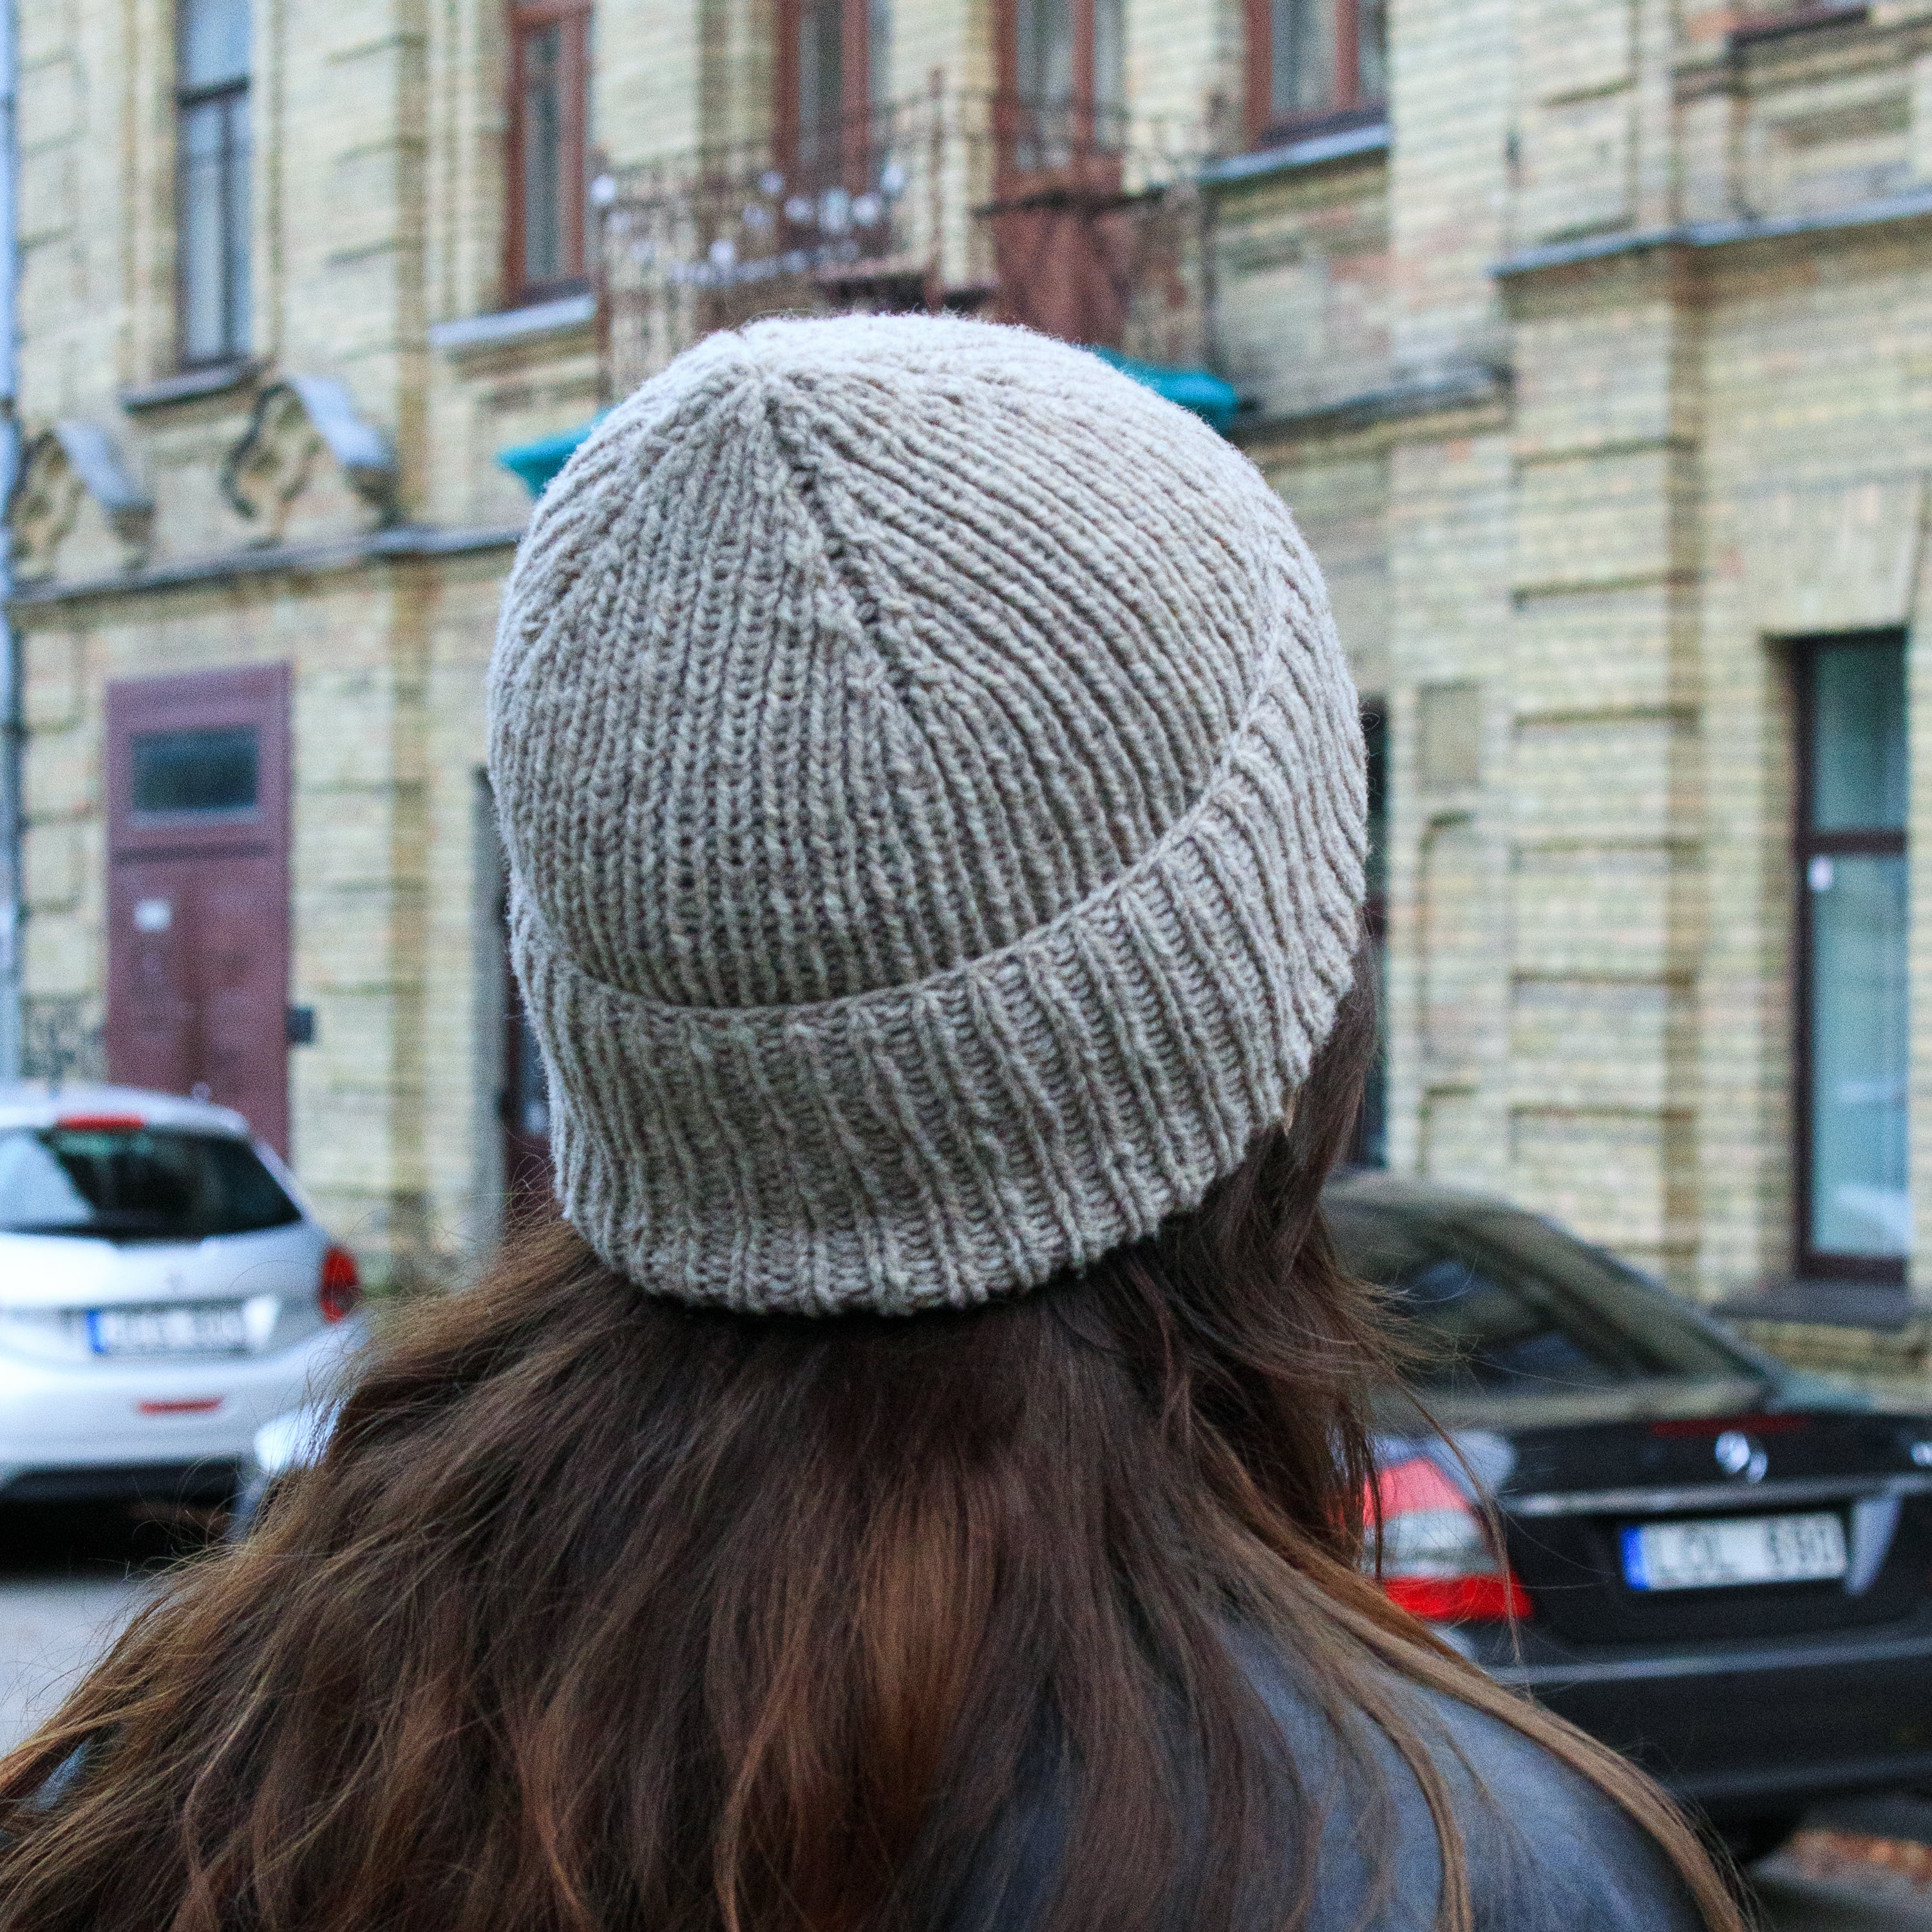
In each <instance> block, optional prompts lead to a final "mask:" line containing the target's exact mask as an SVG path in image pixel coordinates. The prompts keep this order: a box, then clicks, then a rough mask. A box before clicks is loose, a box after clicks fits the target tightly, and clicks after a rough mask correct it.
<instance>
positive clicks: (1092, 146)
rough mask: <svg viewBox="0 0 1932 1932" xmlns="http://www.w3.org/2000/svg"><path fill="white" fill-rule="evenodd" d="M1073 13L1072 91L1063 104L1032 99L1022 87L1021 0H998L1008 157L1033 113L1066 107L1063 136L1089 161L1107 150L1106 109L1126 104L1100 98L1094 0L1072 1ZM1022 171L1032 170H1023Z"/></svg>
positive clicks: (1110, 132)
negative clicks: (1104, 125) (1021, 90)
mask: <svg viewBox="0 0 1932 1932" xmlns="http://www.w3.org/2000/svg"><path fill="white" fill-rule="evenodd" d="M1070 4H1071V6H1072V9H1073V93H1072V95H1071V97H1070V98H1069V99H1068V100H1067V101H1065V102H1064V103H1060V102H1055V101H1027V100H1025V99H1023V98H1022V95H1021V92H1020V51H1019V47H1020V42H1019V0H997V4H996V6H995V15H994V24H995V74H996V76H997V80H996V86H997V88H998V96H999V98H998V108H997V118H998V121H999V129H998V135H999V139H1000V146H1001V155H1002V157H1010V156H1011V155H1012V154H1013V151H1014V150H1015V147H1016V145H1017V144H1019V143H1021V142H1023V140H1024V139H1025V136H1026V135H1027V133H1028V131H1029V128H1030V125H1031V123H1032V122H1033V121H1034V116H1036V115H1048V114H1052V113H1058V112H1061V111H1064V112H1065V113H1067V115H1068V117H1069V118H1068V121H1067V127H1066V129H1065V132H1064V139H1065V140H1066V141H1067V143H1068V144H1069V145H1071V146H1072V147H1073V148H1075V149H1076V151H1078V152H1079V154H1081V156H1082V157H1083V159H1088V160H1091V158H1092V157H1094V155H1095V154H1097V153H1099V152H1100V151H1103V150H1104V149H1105V148H1106V147H1107V145H1108V144H1109V139H1110V137H1115V130H1114V129H1112V127H1103V125H1102V117H1103V113H1107V114H1109V115H1118V113H1120V111H1121V106H1122V104H1120V103H1112V104H1103V101H1102V100H1101V98H1100V75H1099V74H1098V72H1097V62H1098V60H1099V58H1100V34H1099V32H1098V30H1097V28H1096V26H1095V25H1094V0H1070ZM1019 172H1022V173H1025V172H1030V170H1028V169H1020V170H1019Z"/></svg>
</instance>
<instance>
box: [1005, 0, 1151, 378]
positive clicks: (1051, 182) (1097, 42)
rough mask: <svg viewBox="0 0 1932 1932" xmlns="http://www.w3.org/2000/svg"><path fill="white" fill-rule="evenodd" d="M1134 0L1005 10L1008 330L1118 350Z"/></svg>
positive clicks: (1037, 3)
mask: <svg viewBox="0 0 1932 1932" xmlns="http://www.w3.org/2000/svg"><path fill="white" fill-rule="evenodd" d="M1121 10H1122V0H1001V13H1000V20H1001V33H1000V43H1001V44H1000V70H1001V93H1000V98H999V100H998V103H997V106H996V117H995V118H996V124H995V139H996V142H997V145H998V153H997V155H996V157H995V182H994V200H993V203H992V207H991V208H990V209H989V211H988V212H989V214H990V215H991V217H992V223H993V238H994V249H995V258H996V265H997V266H996V273H997V275H998V281H999V292H998V296H997V298H996V302H995V311H996V313H997V314H998V317H999V319H1000V320H1003V321H1010V322H1020V323H1025V324H1026V325H1027V326H1028V327H1029V328H1031V329H1040V330H1043V331H1044V332H1046V334H1048V335H1058V336H1061V337H1062V338H1064V339H1066V340H1067V341H1070V342H1085V343H1090V344H1102V345H1105V346H1106V347H1118V346H1119V344H1120V341H1121V332H1122V329H1123V326H1124V323H1125V321H1126V315H1127V282H1128V278H1129V276H1130V273H1131V263H1130V259H1129V251H1130V249H1131V245H1132V239H1133V237H1132V233H1131V230H1130V229H1128V228H1127V227H1126V226H1124V223H1123V221H1122V219H1121V209H1122V207H1123V205H1124V204H1123V200H1122V196H1121V155H1122V150H1123V145H1124V133H1125V125H1124V116H1123V113H1122V110H1121V99H1122V89H1123V87H1124V76H1123V74H1122V71H1121V49H1122V43H1121Z"/></svg>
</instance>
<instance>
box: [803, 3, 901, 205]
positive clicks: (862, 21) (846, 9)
mask: <svg viewBox="0 0 1932 1932" xmlns="http://www.w3.org/2000/svg"><path fill="white" fill-rule="evenodd" d="M890 29H891V16H890V14H889V12H888V10H887V7H886V0H781V5H780V7H779V13H778V116H777V118H778V137H779V144H780V146H781V150H782V151H783V154H784V159H785V160H786V162H787V165H788V166H790V167H792V168H793V169H797V170H799V171H801V172H802V173H803V174H804V175H805V176H806V177H808V178H820V177H823V178H832V179H837V178H840V177H841V176H842V175H844V174H845V173H847V172H851V171H852V170H853V169H854V168H856V169H859V171H860V172H863V170H864V168H865V162H866V159H867V151H868V148H869V147H870V145H871V142H870V140H869V138H868V123H869V121H870V118H871V112H872V110H873V109H874V107H877V105H878V104H880V102H881V101H883V99H884V98H886V92H887V89H888V87H889V83H890V78H891V62H890V48H889V44H888V37H889V32H890Z"/></svg>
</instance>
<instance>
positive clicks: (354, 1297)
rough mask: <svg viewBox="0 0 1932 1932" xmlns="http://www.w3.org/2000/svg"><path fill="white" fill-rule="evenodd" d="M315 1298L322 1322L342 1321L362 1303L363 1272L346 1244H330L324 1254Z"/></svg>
mask: <svg viewBox="0 0 1932 1932" xmlns="http://www.w3.org/2000/svg"><path fill="white" fill-rule="evenodd" d="M315 1300H316V1306H317V1307H318V1308H320V1310H322V1319H323V1321H325V1322H341V1321H345V1320H347V1318H348V1317H349V1316H351V1315H353V1314H354V1313H355V1312H356V1310H357V1308H358V1307H360V1306H361V1305H362V1272H361V1271H360V1270H359V1269H358V1268H357V1267H356V1257H355V1256H353V1255H352V1254H351V1253H350V1252H349V1250H347V1248H336V1247H332V1248H330V1249H329V1251H328V1252H327V1253H326V1254H324V1255H323V1258H322V1281H321V1283H320V1286H318V1288H317V1290H316V1297H315Z"/></svg>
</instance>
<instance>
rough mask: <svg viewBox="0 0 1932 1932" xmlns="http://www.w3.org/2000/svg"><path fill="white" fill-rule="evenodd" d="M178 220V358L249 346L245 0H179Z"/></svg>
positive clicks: (216, 355) (220, 354)
mask: <svg viewBox="0 0 1932 1932" xmlns="http://www.w3.org/2000/svg"><path fill="white" fill-rule="evenodd" d="M178 27H179V31H180V44H179V46H178V49H177V52H176V61H177V65H176V94H175V170H176V172H175V203H176V206H175V219H176V224H177V237H176V248H177V251H178V252H177V262H176V275H177V296H176V299H177V302H178V308H179V338H180V357H181V362H182V363H183V364H184V365H187V366H190V367H192V366H193V365H196V364H201V363H211V362H229V361H232V360H233V359H235V358H236V357H237V356H242V355H245V354H246V353H247V352H248V326H249V317H248V267H249V262H248V257H249V240H250V236H249V214H248V0H181V11H180V13H179V15H178Z"/></svg>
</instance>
